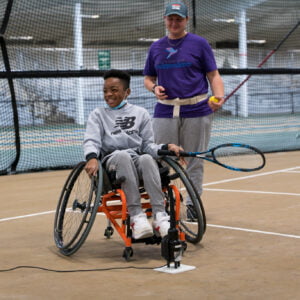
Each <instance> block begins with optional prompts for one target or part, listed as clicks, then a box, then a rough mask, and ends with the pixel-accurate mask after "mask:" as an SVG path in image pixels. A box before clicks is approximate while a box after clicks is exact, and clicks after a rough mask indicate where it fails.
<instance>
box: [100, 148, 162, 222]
mask: <svg viewBox="0 0 300 300" xmlns="http://www.w3.org/2000/svg"><path fill="white" fill-rule="evenodd" d="M106 169H107V170H108V171H116V178H117V179H118V178H120V177H122V176H124V177H125V178H126V179H125V181H124V182H123V183H122V184H121V188H122V190H123V191H124V193H125V195H126V199H127V209H128V212H129V215H130V216H131V217H133V216H135V215H138V214H139V213H141V212H142V208H141V197H140V192H139V186H140V181H141V180H143V186H144V188H145V190H146V191H147V193H148V194H149V196H150V202H151V206H152V212H153V215H155V214H156V213H158V212H164V211H165V207H164V196H163V192H162V188H161V180H160V174H159V169H158V166H157V163H156V161H155V160H154V159H153V158H152V156H150V155H149V154H143V155H139V154H137V153H133V151H130V153H129V152H127V151H126V150H122V151H115V152H114V153H113V154H112V155H111V157H110V158H109V159H108V160H107V162H106Z"/></svg>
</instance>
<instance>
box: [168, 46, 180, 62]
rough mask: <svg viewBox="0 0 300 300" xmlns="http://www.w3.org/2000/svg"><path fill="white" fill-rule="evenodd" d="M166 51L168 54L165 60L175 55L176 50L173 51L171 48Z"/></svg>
mask: <svg viewBox="0 0 300 300" xmlns="http://www.w3.org/2000/svg"><path fill="white" fill-rule="evenodd" d="M166 51H167V52H168V53H169V55H168V56H167V59H168V58H170V57H171V56H172V55H174V54H175V53H177V51H178V50H177V49H174V48H172V47H169V48H167V49H166Z"/></svg>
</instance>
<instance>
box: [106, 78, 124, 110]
mask: <svg viewBox="0 0 300 300" xmlns="http://www.w3.org/2000/svg"><path fill="white" fill-rule="evenodd" d="M103 94H104V99H105V101H106V103H107V105H108V106H109V107H116V106H118V105H119V104H120V103H121V102H122V101H123V100H124V99H126V98H127V97H128V95H129V94H130V89H126V88H125V87H124V83H123V82H122V80H120V79H119V78H115V77H110V78H107V79H105V81H104V86H103Z"/></svg>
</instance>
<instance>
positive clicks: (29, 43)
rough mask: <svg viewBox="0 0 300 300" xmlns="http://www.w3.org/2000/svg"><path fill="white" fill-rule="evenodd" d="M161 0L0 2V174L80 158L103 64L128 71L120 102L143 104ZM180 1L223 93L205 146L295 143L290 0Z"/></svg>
mask: <svg viewBox="0 0 300 300" xmlns="http://www.w3.org/2000/svg"><path fill="white" fill-rule="evenodd" d="M167 2H169V1H163V0H154V1H148V0H140V1H122V0H120V1H119V0H118V1H114V0H105V1H102V0H81V1H79V0H51V1H49V0H26V1H22V0H3V1H1V3H0V33H1V34H0V43H1V53H2V55H1V56H0V109H1V110H0V114H1V117H0V132H1V137H0V172H1V174H5V173H7V172H11V171H13V172H22V171H28V170H40V169H51V168H52V169H56V168H66V167H71V166H73V165H74V164H75V163H77V162H78V161H79V160H81V159H83V154H82V149H81V144H82V139H83V134H84V128H85V121H86V119H87V116H88V114H89V113H90V112H91V110H92V109H94V108H95V107H96V106H98V105H103V100H102V99H103V96H102V84H103V80H102V77H101V76H102V74H103V72H104V71H105V70H107V69H110V68H119V69H124V70H128V71H129V72H130V73H131V74H132V75H133V76H132V85H131V88H132V94H131V96H130V98H129V100H130V101H131V102H132V103H135V104H139V105H142V106H144V107H146V108H147V109H148V110H149V111H150V113H152V112H153V107H154V104H155V99H154V97H153V95H152V94H151V93H150V92H148V91H147V90H146V89H145V88H144V86H143V76H142V69H143V67H144V63H145V59H146V56H147V50H148V48H149V46H150V44H151V43H152V42H153V41H154V40H156V39H158V38H160V37H162V36H163V35H165V34H166V32H165V27H164V22H163V17H162V15H163V11H164V6H165V4H166V3H167ZM185 3H186V4H187V5H188V8H189V15H190V21H189V27H188V31H190V32H194V33H196V34H198V35H201V36H204V37H205V38H206V39H207V40H208V41H209V42H210V44H211V46H212V48H213V50H214V53H215V57H216V60H217V64H218V67H219V70H220V72H221V74H222V77H223V79H224V82H225V88H226V95H227V96H228V95H230V98H229V99H228V101H227V102H226V104H225V105H224V107H223V109H222V110H221V111H220V112H218V113H217V114H216V115H215V121H214V127H213V133H212V138H211V146H214V145H217V144H220V143H223V142H246V143H248V144H251V145H254V146H257V147H259V148H260V149H262V150H263V151H284V150H295V149H298V150H299V149H300V129H299V128H300V39H299V36H300V35H299V34H300V28H298V27H297V24H299V20H300V2H299V0H285V1H282V0H230V1H228V0H223V1H222V0H199V1H196V0H194V1H193V0H189V1H185ZM299 27H300V26H299ZM292 29H294V30H293V31H292V32H291V30H292ZM289 33H290V35H288V34H289ZM285 38H286V39H285ZM281 42H283V43H281ZM249 74H250V78H248V80H247V81H246V83H245V84H243V85H242V86H241V87H239V88H238V89H237V90H236V91H235V89H236V88H237V87H238V86H239V84H240V83H241V82H242V81H243V80H245V78H247V75H249ZM232 92H233V93H232ZM231 94H232V95H231Z"/></svg>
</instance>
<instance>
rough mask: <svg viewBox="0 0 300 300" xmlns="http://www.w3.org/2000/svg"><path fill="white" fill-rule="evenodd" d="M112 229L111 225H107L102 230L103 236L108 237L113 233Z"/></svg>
mask: <svg viewBox="0 0 300 300" xmlns="http://www.w3.org/2000/svg"><path fill="white" fill-rule="evenodd" d="M113 233H114V229H113V228H112V227H111V226H108V227H107V228H106V229H105V231H104V236H106V237H107V238H108V239H109V238H110V237H111V236H112V235H113Z"/></svg>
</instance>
